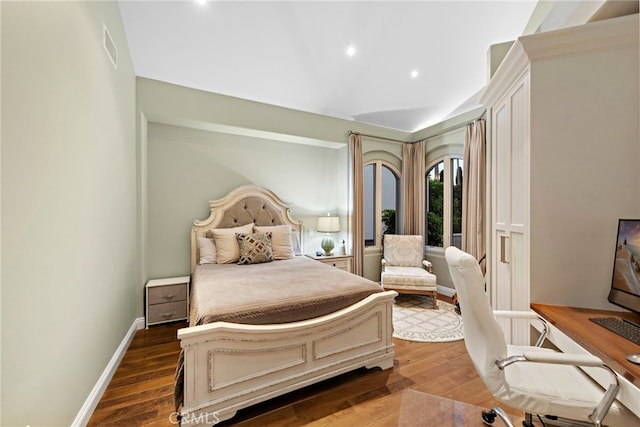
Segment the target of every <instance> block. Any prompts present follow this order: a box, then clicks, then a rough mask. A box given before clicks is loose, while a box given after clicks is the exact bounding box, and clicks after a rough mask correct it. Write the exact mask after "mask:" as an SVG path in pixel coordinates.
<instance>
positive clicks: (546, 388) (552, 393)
mask: <svg viewBox="0 0 640 427" xmlns="http://www.w3.org/2000/svg"><path fill="white" fill-rule="evenodd" d="M523 351H528V352H531V351H554V350H550V349H545V348H537V347H526V346H512V345H508V346H507V353H508V355H509V356H512V355H516V354H522V352H523ZM504 373H505V377H506V380H507V383H508V384H509V386H508V388H506V387H505V388H503V389H502V390H501V392H499V393H497V394H496V396H495V397H496V398H498V399H499V400H501V401H502V402H504V403H505V404H508V405H511V406H515V407H519V408H522V409H524V410H526V411H528V412H531V413H537V414H545V415H556V416H560V417H567V418H573V419H580V420H585V421H586V420H588V419H589V418H588V417H589V415H590V414H591V413H592V412H593V409H594V408H595V407H596V405H597V403H598V401H599V399H601V398H602V393H603V391H602V389H601V388H600V387H599V386H598V385H597V384H594V382H593V381H592V380H591V379H590V378H589V377H587V376H586V375H585V374H584V373H583V372H582V371H581V370H579V369H578V368H575V367H573V366H569V365H554V364H546V363H529V362H518V363H514V364H512V365H509V366H507V367H506V368H505V370H504ZM623 412H624V411H621V408H620V407H619V406H618V405H617V404H615V403H614V405H613V406H612V407H611V409H610V410H609V413H608V415H607V417H606V418H605V423H607V422H608V423H611V424H613V425H616V424H617V423H616V422H614V419H617V418H619V417H621V416H623ZM623 425H624V424H623Z"/></svg>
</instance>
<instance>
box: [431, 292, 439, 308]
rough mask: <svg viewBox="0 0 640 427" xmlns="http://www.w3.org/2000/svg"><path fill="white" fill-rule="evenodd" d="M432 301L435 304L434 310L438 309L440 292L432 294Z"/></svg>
mask: <svg viewBox="0 0 640 427" xmlns="http://www.w3.org/2000/svg"><path fill="white" fill-rule="evenodd" d="M431 301H432V302H433V308H438V291H435V292H433V293H432V294H431Z"/></svg>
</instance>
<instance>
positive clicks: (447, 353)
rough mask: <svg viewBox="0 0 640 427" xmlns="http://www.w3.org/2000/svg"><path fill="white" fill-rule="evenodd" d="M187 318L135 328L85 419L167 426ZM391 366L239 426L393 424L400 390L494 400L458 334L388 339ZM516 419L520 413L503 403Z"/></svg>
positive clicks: (281, 400)
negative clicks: (426, 339)
mask: <svg viewBox="0 0 640 427" xmlns="http://www.w3.org/2000/svg"><path fill="white" fill-rule="evenodd" d="M185 326H186V324H185V323H173V324H169V325H161V326H155V327H151V328H150V329H143V330H140V331H137V333H136V335H135V337H134V339H133V341H132V343H131V345H130V346H129V349H128V350H127V352H126V354H125V356H124V357H123V360H122V362H121V363H120V366H119V367H118V369H117V371H116V373H115V375H114V377H113V379H112V380H111V383H110V384H109V386H108V388H107V390H106V391H105V393H104V395H103V396H102V399H101V400H100V403H99V404H98V406H97V408H96V410H95V411H94V413H93V416H92V417H91V419H90V421H89V424H88V425H89V426H171V425H175V423H176V419H175V415H174V414H173V412H174V407H173V386H174V373H175V366H176V361H177V358H178V354H179V352H180V345H179V343H178V340H177V338H176V331H177V330H178V329H179V328H181V327H185ZM394 345H395V363H394V367H393V370H386V371H381V370H378V369H374V370H365V369H361V370H357V371H354V372H351V373H347V374H344V375H341V376H339V377H336V378H333V379H330V380H327V381H324V382H322V383H319V384H315V385H312V386H309V387H307V388H304V389H302V390H298V391H295V392H292V393H289V394H287V395H284V396H280V397H278V398H275V399H271V400H269V401H267V402H263V403H261V404H258V405H255V406H253V407H250V408H247V409H244V410H242V411H239V412H238V413H237V414H236V416H235V417H234V418H233V419H232V420H229V421H228V422H224V423H220V424H218V425H221V426H222V425H238V426H274V427H275V426H278V427H280V426H303V425H313V426H324V425H329V424H331V425H332V426H336V427H340V426H345V427H360V426H376V427H377V426H393V425H396V424H397V420H398V416H399V412H400V408H401V399H402V396H403V393H402V392H403V391H404V390H409V389H411V390H416V391H419V392H423V393H428V394H432V395H437V396H441V397H445V398H448V399H452V400H457V401H461V402H465V403H468V404H472V405H476V406H480V407H484V408H488V407H491V406H493V405H495V404H497V402H496V401H495V400H494V399H493V397H492V396H491V394H490V393H489V391H488V390H487V389H486V387H485V386H484V384H483V383H482V381H481V380H480V378H479V377H478V376H477V374H476V372H475V370H474V368H473V366H472V364H471V360H470V359H469V357H468V355H467V352H466V349H465V347H464V342H463V341H456V342H450V343H417V342H409V341H402V340H394ZM503 409H505V410H506V411H508V412H509V413H511V414H513V419H514V421H516V422H518V423H519V422H520V421H519V420H521V419H522V417H521V415H522V414H521V413H520V412H518V411H515V410H512V409H510V408H507V407H504V406H503Z"/></svg>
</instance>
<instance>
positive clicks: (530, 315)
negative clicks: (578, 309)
mask: <svg viewBox="0 0 640 427" xmlns="http://www.w3.org/2000/svg"><path fill="white" fill-rule="evenodd" d="M493 315H494V316H495V317H496V318H510V319H535V320H538V321H539V322H540V323H542V332H540V336H539V337H538V340H537V341H536V344H535V346H536V347H540V346H541V345H542V343H543V342H544V340H545V339H546V338H547V335H548V334H549V330H550V328H549V323H548V322H547V321H546V320H545V319H544V318H542V317H540V315H538V314H537V313H535V312H533V311H524V310H520V311H517V310H494V311H493Z"/></svg>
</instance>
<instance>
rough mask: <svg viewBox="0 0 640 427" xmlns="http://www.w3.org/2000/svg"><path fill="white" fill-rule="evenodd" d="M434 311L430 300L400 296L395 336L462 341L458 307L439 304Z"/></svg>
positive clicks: (395, 310)
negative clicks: (456, 309)
mask: <svg viewBox="0 0 640 427" xmlns="http://www.w3.org/2000/svg"><path fill="white" fill-rule="evenodd" d="M437 303H438V308H437V309H433V308H431V307H432V302H431V297H427V296H423V295H402V294H401V295H398V296H397V297H396V300H395V302H394V304H393V337H394V338H398V339H401V340H408V341H419V342H447V341H458V340H461V339H463V335H462V317H460V316H459V315H458V314H457V313H456V311H455V308H456V307H455V306H454V305H452V304H449V303H447V302H444V301H438V302H437Z"/></svg>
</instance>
